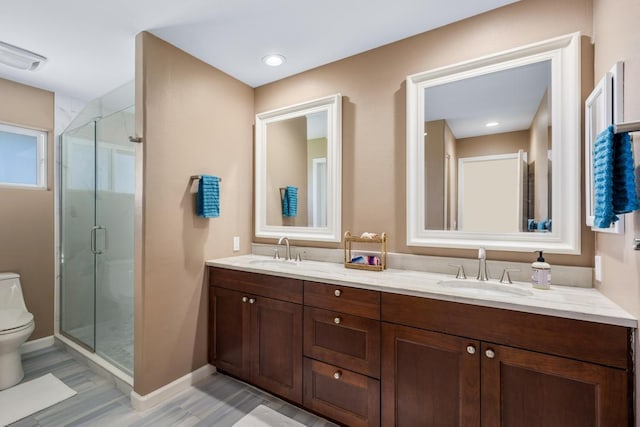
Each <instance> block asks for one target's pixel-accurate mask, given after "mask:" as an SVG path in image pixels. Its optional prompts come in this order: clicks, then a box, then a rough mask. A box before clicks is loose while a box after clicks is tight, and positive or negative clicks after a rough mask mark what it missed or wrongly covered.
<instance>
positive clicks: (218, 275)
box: [209, 267, 302, 304]
mask: <svg viewBox="0 0 640 427" xmlns="http://www.w3.org/2000/svg"><path fill="white" fill-rule="evenodd" d="M209 284H210V285H211V286H217V287H220V288H226V289H231V290H234V291H238V292H244V293H246V294H251V295H259V296H263V297H267V298H274V299H279V300H283V301H289V302H294V303H297V304H302V281H301V280H296V279H289V278H285V277H277V276H269V275H267V274H257V273H247V272H245V271H236V270H227V269H225V268H217V267H211V268H210V270H209Z"/></svg>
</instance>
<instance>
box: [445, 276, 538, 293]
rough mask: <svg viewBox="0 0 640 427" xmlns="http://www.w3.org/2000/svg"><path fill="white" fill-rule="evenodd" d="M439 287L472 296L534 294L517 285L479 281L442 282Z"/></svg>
mask: <svg viewBox="0 0 640 427" xmlns="http://www.w3.org/2000/svg"><path fill="white" fill-rule="evenodd" d="M438 285H440V286H443V287H446V288H449V289H452V290H454V289H455V290H456V291H458V290H459V291H460V292H464V293H465V294H472V295H498V296H505V295H519V296H531V295H533V292H532V291H531V290H530V289H525V288H522V287H520V286H517V285H507V284H503V283H497V282H488V281H487V282H480V281H478V280H473V279H472V280H441V281H439V282H438Z"/></svg>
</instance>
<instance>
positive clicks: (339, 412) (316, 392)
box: [304, 358, 380, 427]
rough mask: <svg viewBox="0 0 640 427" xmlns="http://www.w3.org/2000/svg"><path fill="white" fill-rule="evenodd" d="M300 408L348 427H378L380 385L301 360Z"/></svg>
mask: <svg viewBox="0 0 640 427" xmlns="http://www.w3.org/2000/svg"><path fill="white" fill-rule="evenodd" d="M304 406H305V407H306V408H308V409H310V410H312V411H315V412H318V413H319V414H322V415H324V416H326V417H328V418H331V419H334V420H336V421H338V422H340V423H343V424H345V425H348V426H352V427H361V426H379V425H380V381H378V380H374V379H373V378H369V377H366V376H364V375H360V374H357V373H355V372H351V371H348V370H345V369H342V368H338V367H336V366H333V365H329V364H326V363H322V362H318V361H316V360H311V359H308V358H305V359H304Z"/></svg>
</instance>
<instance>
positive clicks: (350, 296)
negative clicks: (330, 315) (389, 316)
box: [304, 281, 380, 320]
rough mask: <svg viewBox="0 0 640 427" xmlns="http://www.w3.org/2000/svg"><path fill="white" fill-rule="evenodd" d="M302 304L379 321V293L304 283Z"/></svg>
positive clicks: (346, 287)
mask: <svg viewBox="0 0 640 427" xmlns="http://www.w3.org/2000/svg"><path fill="white" fill-rule="evenodd" d="M304 304H305V305H309V306H312V307H317V308H323V309H326V310H332V311H339V312H341V313H348V314H353V315H355V316H362V317H367V318H369V319H376V320H379V319H380V292H378V291H370V290H368V289H358V288H351V287H349V286H338V285H329V284H326V283H317V282H307V281H305V282H304Z"/></svg>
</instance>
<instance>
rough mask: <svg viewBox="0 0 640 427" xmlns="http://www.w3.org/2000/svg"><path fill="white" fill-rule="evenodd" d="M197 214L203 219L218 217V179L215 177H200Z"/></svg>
mask: <svg viewBox="0 0 640 427" xmlns="http://www.w3.org/2000/svg"><path fill="white" fill-rule="evenodd" d="M197 213H198V216H201V217H203V218H217V217H219V216H220V179H219V178H218V177H217V176H211V175H202V177H201V178H200V182H199V183H198V203H197Z"/></svg>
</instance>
